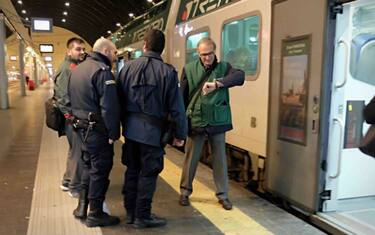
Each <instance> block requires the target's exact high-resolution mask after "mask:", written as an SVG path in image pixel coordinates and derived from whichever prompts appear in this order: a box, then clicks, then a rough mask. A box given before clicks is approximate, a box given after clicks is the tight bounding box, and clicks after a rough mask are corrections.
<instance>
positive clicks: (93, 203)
mask: <svg viewBox="0 0 375 235" xmlns="http://www.w3.org/2000/svg"><path fill="white" fill-rule="evenodd" d="M89 204H90V212H89V214H88V216H87V218H86V226H87V227H98V226H99V227H102V226H111V225H116V224H118V223H120V219H119V218H118V217H116V216H111V215H108V214H107V213H105V212H104V211H103V201H102V200H90V202H89Z"/></svg>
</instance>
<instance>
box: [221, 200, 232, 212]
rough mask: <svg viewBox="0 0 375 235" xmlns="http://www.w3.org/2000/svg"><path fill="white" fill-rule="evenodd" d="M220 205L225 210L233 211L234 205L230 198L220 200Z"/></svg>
mask: <svg viewBox="0 0 375 235" xmlns="http://www.w3.org/2000/svg"><path fill="white" fill-rule="evenodd" d="M219 203H220V204H221V205H223V208H224V209H225V210H232V207H233V205H232V203H231V202H230V201H229V199H228V198H226V199H220V200H219Z"/></svg>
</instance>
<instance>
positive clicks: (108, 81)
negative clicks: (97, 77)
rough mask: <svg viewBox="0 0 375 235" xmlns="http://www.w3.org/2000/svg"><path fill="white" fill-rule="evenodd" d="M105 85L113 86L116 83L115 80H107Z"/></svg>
mask: <svg viewBox="0 0 375 235" xmlns="http://www.w3.org/2000/svg"><path fill="white" fill-rule="evenodd" d="M105 84H106V85H107V86H108V85H115V84H116V81H115V80H107V81H105Z"/></svg>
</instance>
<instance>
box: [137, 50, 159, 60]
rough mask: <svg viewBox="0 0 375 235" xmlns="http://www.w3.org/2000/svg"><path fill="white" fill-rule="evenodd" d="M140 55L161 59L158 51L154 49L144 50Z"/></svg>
mask: <svg viewBox="0 0 375 235" xmlns="http://www.w3.org/2000/svg"><path fill="white" fill-rule="evenodd" d="M142 57H150V58H155V59H157V60H161V61H163V59H162V58H161V56H160V54H159V53H156V52H154V51H146V52H144V53H143V55H142Z"/></svg>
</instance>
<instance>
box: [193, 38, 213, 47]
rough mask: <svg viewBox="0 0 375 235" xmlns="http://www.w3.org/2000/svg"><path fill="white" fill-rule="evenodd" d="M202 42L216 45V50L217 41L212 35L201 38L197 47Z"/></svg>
mask: <svg viewBox="0 0 375 235" xmlns="http://www.w3.org/2000/svg"><path fill="white" fill-rule="evenodd" d="M200 44H211V45H212V46H213V47H214V50H216V43H215V42H214V40H212V38H210V37H204V38H202V39H201V40H199V42H198V44H197V48H198V47H199V45H200Z"/></svg>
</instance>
